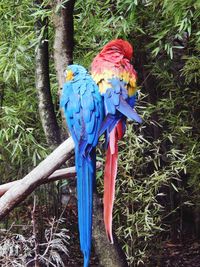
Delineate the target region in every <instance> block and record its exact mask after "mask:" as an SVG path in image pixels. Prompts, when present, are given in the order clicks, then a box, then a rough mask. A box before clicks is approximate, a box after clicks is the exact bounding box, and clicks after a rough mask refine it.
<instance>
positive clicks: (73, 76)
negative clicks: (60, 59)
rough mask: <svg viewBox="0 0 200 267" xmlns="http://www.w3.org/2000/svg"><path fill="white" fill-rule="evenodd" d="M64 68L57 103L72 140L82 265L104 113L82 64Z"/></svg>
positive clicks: (86, 261) (87, 255)
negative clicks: (63, 81) (66, 79)
mask: <svg viewBox="0 0 200 267" xmlns="http://www.w3.org/2000/svg"><path fill="white" fill-rule="evenodd" d="M67 71H68V74H70V75H69V77H70V80H68V81H67V82H66V83H65V84H64V85H63V92H62V96H61V101H60V105H61V107H62V108H63V110H64V115H65V118H66V121H67V125H68V128H69V131H70V133H71V135H72V137H73V140H74V142H75V161H76V170H77V195H78V223H79V235H80V246H81V250H82V252H83V255H84V267H87V266H88V264H89V258H90V251H91V238H92V199H93V198H92V194H93V187H94V183H95V172H96V151H95V147H96V145H97V142H98V132H99V129H100V126H101V123H102V120H103V115H104V112H103V102H102V98H101V96H100V94H99V89H98V87H97V85H96V84H95V82H94V81H93V79H92V78H91V76H90V75H89V74H88V73H87V71H86V70H85V69H84V68H83V67H82V66H79V65H70V66H68V68H67ZM68 74H67V77H68Z"/></svg>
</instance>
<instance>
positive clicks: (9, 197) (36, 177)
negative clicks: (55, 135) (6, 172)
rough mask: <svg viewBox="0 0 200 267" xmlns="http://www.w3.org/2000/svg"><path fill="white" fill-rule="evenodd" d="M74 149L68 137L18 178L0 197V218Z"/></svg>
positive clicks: (41, 181)
mask: <svg viewBox="0 0 200 267" xmlns="http://www.w3.org/2000/svg"><path fill="white" fill-rule="evenodd" d="M73 149H74V142H73V139H72V138H71V137H70V138H68V139H67V140H66V141H65V142H63V143H62V144H61V145H60V146H59V147H58V148H56V149H55V150H54V151H53V152H52V153H51V154H50V155H49V156H48V157H47V158H46V159H45V160H43V161H42V162H41V163H40V164H39V165H38V166H37V167H36V168H34V169H33V170H32V171H31V172H30V173H28V174H27V175H26V176H25V177H24V178H23V179H21V180H19V181H18V182H17V183H16V184H15V185H14V186H12V187H11V188H10V189H9V190H8V191H7V192H6V193H5V194H4V195H3V196H2V197H1V198H0V219H2V218H3V217H5V216H6V215H7V214H8V213H9V212H10V211H11V210H12V209H13V208H14V207H16V206H17V204H19V203H20V202H22V201H23V200H24V199H25V198H26V197H27V196H28V195H29V194H30V193H31V192H33V191H34V189H35V188H36V187H37V186H38V185H40V184H42V183H44V182H45V180H46V179H47V177H49V176H50V175H51V174H52V173H53V172H54V171H55V170H57V169H58V168H59V167H60V166H61V165H62V164H63V163H64V162H65V161H66V160H67V159H68V158H69V157H70V156H71V153H70V152H71V151H72V150H73Z"/></svg>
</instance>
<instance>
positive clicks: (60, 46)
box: [53, 0, 75, 89]
mask: <svg viewBox="0 0 200 267" xmlns="http://www.w3.org/2000/svg"><path fill="white" fill-rule="evenodd" d="M61 2H62V1H61V0H56V1H55V7H54V11H55V12H54V16H53V22H54V27H55V40H54V61H55V68H56V73H57V80H58V85H59V89H61V88H62V86H63V83H64V82H65V75H64V73H65V70H66V67H67V65H69V64H72V63H73V47H74V24H73V10H74V4H75V0H69V1H68V2H67V3H65V7H64V8H63V7H61V8H60V9H59V10H58V11H57V9H58V6H60V4H61Z"/></svg>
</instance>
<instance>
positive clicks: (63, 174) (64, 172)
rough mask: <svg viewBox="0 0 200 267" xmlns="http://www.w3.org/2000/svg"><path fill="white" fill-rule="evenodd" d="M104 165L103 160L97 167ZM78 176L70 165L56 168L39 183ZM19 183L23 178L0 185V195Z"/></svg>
mask: <svg viewBox="0 0 200 267" xmlns="http://www.w3.org/2000/svg"><path fill="white" fill-rule="evenodd" d="M101 166H102V164H101V162H99V161H98V162H97V165H96V168H97V169H99V168H100V167H101ZM75 176H76V168H75V167H74V166H73V167H69V168H63V169H60V170H56V171H55V172H54V173H52V174H51V175H50V176H49V177H47V178H46V179H44V180H42V181H40V183H39V184H38V185H41V184H46V183H50V182H54V181H58V180H63V179H68V178H72V177H75ZM18 183H19V185H20V184H21V179H20V180H16V181H12V182H10V183H6V184H2V185H0V197H1V196H2V195H4V194H5V193H6V192H7V191H8V190H9V189H10V188H11V187H13V186H16V185H17V184H18Z"/></svg>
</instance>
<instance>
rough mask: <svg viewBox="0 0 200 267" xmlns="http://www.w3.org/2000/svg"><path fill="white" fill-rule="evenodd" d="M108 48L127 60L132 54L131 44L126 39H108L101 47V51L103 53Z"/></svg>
mask: <svg viewBox="0 0 200 267" xmlns="http://www.w3.org/2000/svg"><path fill="white" fill-rule="evenodd" d="M110 50H113V51H115V52H119V53H121V54H123V55H124V56H125V57H126V58H127V59H129V60H131V58H132V56H133V47H132V45H131V44H130V43H129V42H128V41H125V40H122V39H116V40H112V41H110V42H109V43H107V44H106V45H105V46H104V47H103V49H102V51H101V53H104V52H107V51H110Z"/></svg>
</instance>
